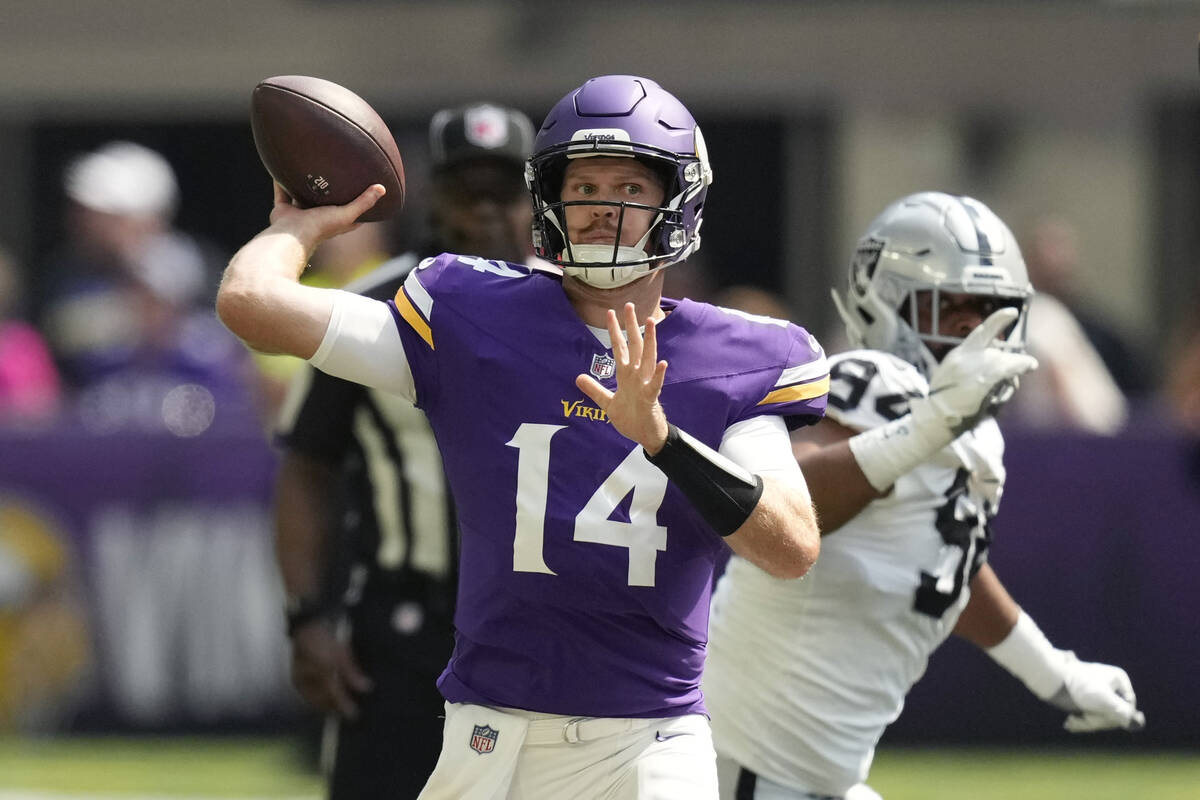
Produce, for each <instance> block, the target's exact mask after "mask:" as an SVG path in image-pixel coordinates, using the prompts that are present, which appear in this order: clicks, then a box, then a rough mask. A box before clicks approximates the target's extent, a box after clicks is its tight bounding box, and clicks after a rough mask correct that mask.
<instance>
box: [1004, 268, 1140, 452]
mask: <svg viewBox="0 0 1200 800" xmlns="http://www.w3.org/2000/svg"><path fill="white" fill-rule="evenodd" d="M1034 288H1035V289H1036V288H1037V285H1036V284H1034ZM1027 349H1028V351H1029V354H1030V355H1032V356H1034V357H1036V358H1037V360H1038V368H1037V369H1036V370H1034V371H1033V372H1027V373H1025V374H1024V375H1022V376H1021V381H1020V386H1021V389H1020V391H1018V392H1017V393H1016V394H1015V395H1014V396H1013V399H1012V400H1010V401H1009V402H1008V403H1007V404H1005V407H1004V410H1003V412H1002V414H1003V416H1002V417H1001V419H1002V420H1003V421H1012V422H1015V423H1017V424H1019V425H1021V426H1023V427H1027V428H1042V429H1051V428H1065V429H1076V430H1081V431H1087V432H1089V433H1095V434H1099V435H1104V436H1110V435H1113V434H1115V433H1117V432H1118V431H1119V430H1120V429H1121V428H1122V427H1124V425H1125V421H1126V419H1127V417H1128V414H1129V411H1128V403H1127V402H1126V399H1125V395H1124V394H1122V393H1121V389H1120V388H1119V387H1118V386H1117V383H1116V381H1114V380H1113V377H1112V375H1110V374H1109V372H1108V369H1107V368H1106V367H1105V366H1104V361H1103V360H1102V359H1101V358H1100V355H1099V354H1098V353H1097V352H1096V350H1095V348H1094V347H1092V345H1091V342H1089V341H1088V338H1087V335H1086V334H1085V333H1084V331H1083V328H1082V327H1080V325H1079V323H1078V322H1077V321H1076V320H1075V317H1074V316H1072V314H1071V312H1070V310H1069V309H1068V308H1067V307H1066V306H1065V305H1063V304H1062V303H1061V302H1059V301H1058V300H1057V299H1055V298H1054V297H1053V296H1051V295H1048V294H1046V295H1043V294H1035V295H1034V296H1033V298H1032V299H1031V300H1030V303H1029V330H1028V335H1027Z"/></svg>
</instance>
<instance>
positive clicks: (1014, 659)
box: [987, 611, 1069, 700]
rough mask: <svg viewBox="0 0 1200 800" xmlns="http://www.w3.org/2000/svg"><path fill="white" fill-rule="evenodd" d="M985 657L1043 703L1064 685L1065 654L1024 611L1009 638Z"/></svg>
mask: <svg viewBox="0 0 1200 800" xmlns="http://www.w3.org/2000/svg"><path fill="white" fill-rule="evenodd" d="M987 654H988V655H989V656H991V657H992V658H993V659H995V661H996V663H997V664H999V665H1000V666H1002V667H1004V668H1005V669H1006V670H1008V671H1009V672H1011V673H1012V674H1013V675H1014V676H1015V677H1016V678H1017V679H1018V680H1020V681H1021V683H1023V684H1025V686H1027V687H1028V688H1029V691H1031V692H1033V693H1034V694H1035V695H1037V696H1038V697H1039V698H1041V699H1042V700H1048V699H1049V698H1051V697H1053V696H1054V694H1055V693H1057V692H1058V690H1059V689H1061V688H1062V686H1063V681H1064V679H1065V677H1066V675H1065V670H1066V665H1067V661H1068V659H1069V656H1068V654H1067V653H1066V651H1063V650H1059V649H1057V648H1055V646H1054V645H1052V644H1050V640H1049V639H1047V638H1046V635H1045V634H1044V633H1042V629H1041V628H1039V627H1038V626H1037V623H1036V622H1034V621H1033V619H1032V618H1031V617H1030V616H1029V615H1028V614H1026V613H1025V612H1024V611H1021V613H1020V615H1019V616H1018V617H1017V624H1016V625H1014V626H1013V629H1012V630H1011V631H1009V634H1008V636H1006V637H1004V640H1003V641H1002V642H1000V644H998V645H996V646H995V647H990V648H988V650H987Z"/></svg>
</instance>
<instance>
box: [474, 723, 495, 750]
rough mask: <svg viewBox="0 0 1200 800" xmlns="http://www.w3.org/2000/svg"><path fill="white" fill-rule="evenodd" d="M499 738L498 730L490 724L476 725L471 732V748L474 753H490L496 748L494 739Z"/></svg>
mask: <svg viewBox="0 0 1200 800" xmlns="http://www.w3.org/2000/svg"><path fill="white" fill-rule="evenodd" d="M499 738H500V731H498V730H496V729H495V728H493V727H491V726H490V725H476V726H475V729H474V730H473V731H472V732H471V749H472V750H474V751H475V752H476V753H479V754H481V755H482V754H483V753H490V752H492V751H493V750H495V749H496V740H497V739H499Z"/></svg>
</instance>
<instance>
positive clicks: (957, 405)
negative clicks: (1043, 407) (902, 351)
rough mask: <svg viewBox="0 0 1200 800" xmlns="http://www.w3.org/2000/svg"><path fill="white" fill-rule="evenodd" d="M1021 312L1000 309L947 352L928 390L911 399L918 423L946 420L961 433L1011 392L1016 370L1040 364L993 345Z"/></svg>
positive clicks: (944, 424)
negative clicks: (923, 395) (924, 394)
mask: <svg viewBox="0 0 1200 800" xmlns="http://www.w3.org/2000/svg"><path fill="white" fill-rule="evenodd" d="M1018 313H1019V312H1018V311H1017V309H1015V308H1001V309H997V310H996V311H994V312H992V315H991V316H989V317H988V318H987V319H985V320H984V321H983V322H981V323H980V324H979V326H978V327H976V328H975V330H973V331H971V333H970V334H969V335H968V336H967V338H966V339H963V341H962V343H961V344H959V345H958V347H955V348H954V349H953V350H951V351H950V352H949V353H947V354H946V356H945V357H944V358H943V359H942V362H941V363H940V364H938V366H937V369H935V370H934V371H933V374H932V375H930V376H929V396H928V397H921V398H916V399H914V400H912V401H911V402H910V403H909V410H910V412H911V413H912V415H913V423H914V424H916V425H928V426H935V425H936V426H942V427H945V428H946V429H948V430H949V431H951V432H952V433H953V435H954V436H957V435H958V434H960V433H962V432H963V431H967V430H970V429H971V428H974V427H975V426H976V425H977V424H979V420H980V419H982V418H983V417H984V416H985V415H986V414H988V413H989V412H990V411H992V410H994V409H995V407H996V405H998V403H999V402H1003V401H1004V400H1007V399H1008V398H1009V397H1011V396H1012V393H1013V389H1014V388H1015V386H1016V384H1015V381H1016V379H1017V376H1018V375H1023V374H1025V373H1026V372H1029V371H1030V370H1031V369H1036V368H1037V365H1038V363H1037V359H1036V358H1034V357H1033V356H1029V355H1025V354H1024V353H1013V352H1010V351H1007V350H1001V349H999V348H997V347H992V342H993V341H994V340H995V339H996V337H997V336H999V335H1000V332H1001V331H1003V330H1004V329H1005V328H1006V327H1008V326H1009V325H1011V324H1012V323H1013V322H1015V321H1016V319H1017V316H1018Z"/></svg>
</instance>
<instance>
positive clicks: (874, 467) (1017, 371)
mask: <svg viewBox="0 0 1200 800" xmlns="http://www.w3.org/2000/svg"><path fill="white" fill-rule="evenodd" d="M1017 315H1018V311H1017V309H1015V308H1001V309H998V310H997V311H995V312H993V313H992V315H991V316H989V317H988V318H987V319H985V320H984V321H983V322H981V323H980V324H979V326H978V327H976V328H975V330H973V331H971V333H970V335H968V336H967V338H966V339H964V340H963V341H962V343H961V344H959V345H958V347H955V348H954V349H953V350H951V351H950V352H949V353H947V354H946V356H945V357H944V358H943V359H942V362H941V363H940V364H938V366H937V369H935V370H934V371H933V374H932V375H931V376H930V377H929V395H928V396H926V397H915V398H913V399H912V400H910V401H909V404H908V407H909V413H908V414H907V415H905V416H903V417H901V418H900V419H897V420H894V421H892V422H889V423H888V424H886V425H882V426H880V427H878V428H872V429H871V430H868V431H863V432H862V433H860V434H858V435H857V436H853V437H851V438H850V441H849V444H850V450H851V452H853V453H854V459H855V460H856V461H857V462H858V466H859V468H861V469H862V472H863V475H864V476H866V478H867V480H868V481H870V483H871V485H872V486H874V487H875V488H876V489H877V490H878V491H880V492H886V491H888V490H889V489H890V488H891V486H892V484H894V483H895V482H896V480H897V479H898V478H899V477H900V476H901V475H904V474H906V473H908V472H911V471H912V470H913V469H915V468H916V467H917V466H918V465H920V464H922V463H924V462H925V461H927V460H928V459H929V458H930V457H931V456H932V455H933V454H934V453H936V452H938V451H939V450H941V449H942V448H943V447H945V446H946V445H948V444H950V442H952V441H954V439H955V438H956V437H958V435H959V434H961V433H962V432H963V431H966V430H970V429H971V428H973V427H975V426H976V425H977V424H979V421H980V420H981V419H982V418H983V417H984V416H985V415H987V414H988V413H991V412H992V411H993V410H994V409H995V408H996V406H998V405H999V404H1000V403H1002V402H1004V401H1005V400H1007V399H1008V398H1009V397H1011V396H1012V393H1013V390H1014V389H1015V387H1016V380H1017V376H1019V375H1022V374H1024V373H1026V372H1028V371H1029V370H1031V369H1034V368H1036V367H1037V359H1035V358H1034V357H1033V356H1028V355H1025V354H1023V353H1012V352H1009V351H1006V350H1001V349H999V348H997V347H992V346H991V345H992V342H993V340H995V338H996V336H997V335H998V334H999V333H1000V332H1001V331H1002V330H1004V328H1005V327H1007V326H1008V325H1011V324H1012V323H1013V322H1014V321H1015V320H1016V318H1017Z"/></svg>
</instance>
